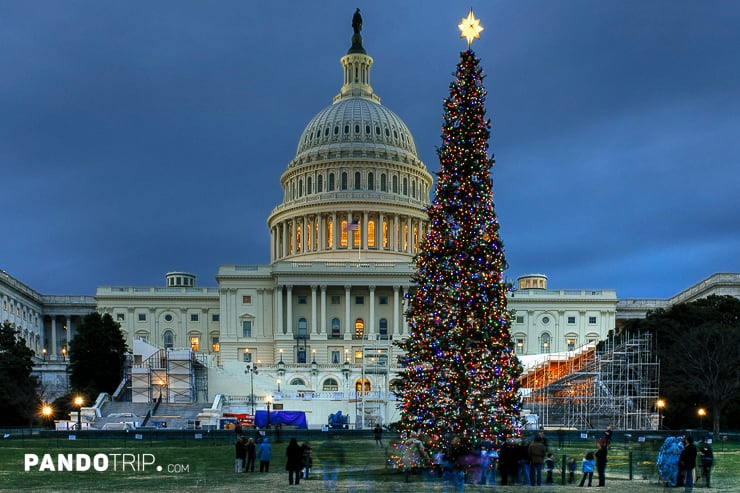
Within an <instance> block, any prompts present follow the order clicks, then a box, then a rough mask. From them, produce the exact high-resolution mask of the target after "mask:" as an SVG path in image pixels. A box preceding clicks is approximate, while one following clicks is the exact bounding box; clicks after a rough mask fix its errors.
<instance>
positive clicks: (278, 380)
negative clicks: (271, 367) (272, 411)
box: [277, 378, 280, 394]
mask: <svg viewBox="0 0 740 493" xmlns="http://www.w3.org/2000/svg"><path fill="white" fill-rule="evenodd" d="M277 384H278V394H279V393H280V379H279V378H278V379H277Z"/></svg>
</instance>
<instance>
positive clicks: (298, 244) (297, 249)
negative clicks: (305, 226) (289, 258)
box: [295, 226, 301, 252]
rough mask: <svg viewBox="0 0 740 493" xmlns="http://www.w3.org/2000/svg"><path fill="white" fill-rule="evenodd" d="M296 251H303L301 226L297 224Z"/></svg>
mask: <svg viewBox="0 0 740 493" xmlns="http://www.w3.org/2000/svg"><path fill="white" fill-rule="evenodd" d="M295 251H296V252H300V251H301V227H300V226H296V228H295Z"/></svg>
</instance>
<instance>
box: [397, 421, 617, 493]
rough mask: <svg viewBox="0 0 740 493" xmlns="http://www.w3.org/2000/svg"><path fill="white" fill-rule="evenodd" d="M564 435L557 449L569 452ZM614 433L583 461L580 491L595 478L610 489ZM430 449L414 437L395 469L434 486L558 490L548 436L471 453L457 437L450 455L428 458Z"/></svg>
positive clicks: (570, 474) (570, 463)
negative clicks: (608, 476) (440, 483)
mask: <svg viewBox="0 0 740 493" xmlns="http://www.w3.org/2000/svg"><path fill="white" fill-rule="evenodd" d="M563 435H564V434H558V444H557V445H558V448H557V450H561V449H562V448H563V446H564V439H563V438H562V437H563ZM611 438H612V428H611V426H609V427H608V428H607V429H606V431H605V432H604V433H603V436H601V437H600V438H599V439H598V440H597V441H596V450H595V451H588V452H587V453H586V454H585V455H584V457H583V458H581V459H580V472H581V481H580V483H579V486H593V476H594V472H596V476H597V482H596V486H602V487H603V486H605V485H606V465H607V455H608V449H609V445H610V444H611ZM431 448H432V447H431V444H426V445H425V443H424V440H423V439H422V437H419V436H417V435H415V434H413V433H412V434H410V435H409V436H408V437H407V438H406V439H405V440H404V441H402V442H401V443H400V444H399V445H398V446H397V457H396V459H395V463H394V464H393V465H394V466H395V467H397V468H399V469H401V470H402V471H404V472H405V473H406V475H407V480H408V475H409V474H411V473H419V474H422V475H424V476H425V477H426V478H428V479H432V480H440V479H441V480H448V481H451V482H452V483H454V484H455V485H457V486H458V490H459V489H460V488H461V487H462V486H463V485H464V484H465V483H470V484H481V485H484V484H488V485H495V484H500V485H514V484H520V485H529V486H541V485H543V484H545V485H552V484H554V482H555V481H554V473H555V471H556V468H557V462H556V459H555V457H554V453H553V451H552V450H551V449H550V446H549V443H548V439H547V437H546V436H545V434H544V432H539V433H537V435H536V436H535V437H534V438H533V439H532V440H531V441H528V440H527V439H525V438H512V439H509V440H506V441H505V442H503V443H499V442H498V441H497V440H493V441H492V442H491V443H483V444H482V445H480V447H478V448H476V449H467V448H465V447H464V446H463V445H462V442H461V440H460V439H459V438H457V437H454V438H453V439H452V440H451V443H450V446H449V447H448V449H447V450H445V451H439V452H437V453H434V454H432V455H431V456H430V455H429V452H428V450H430V449H431ZM578 463H579V462H578V461H577V459H576V458H575V457H570V458H569V459H568V460H567V463H566V464H567V465H566V467H567V469H566V471H565V472H566V473H567V475H566V477H567V481H568V483H569V484H575V483H576V479H577V477H576V475H577V469H578Z"/></svg>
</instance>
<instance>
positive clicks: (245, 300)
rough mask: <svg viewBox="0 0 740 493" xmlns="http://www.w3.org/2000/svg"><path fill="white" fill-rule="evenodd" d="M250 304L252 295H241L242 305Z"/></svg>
mask: <svg viewBox="0 0 740 493" xmlns="http://www.w3.org/2000/svg"><path fill="white" fill-rule="evenodd" d="M251 304H252V297H251V296H249V295H246V296H242V305H251Z"/></svg>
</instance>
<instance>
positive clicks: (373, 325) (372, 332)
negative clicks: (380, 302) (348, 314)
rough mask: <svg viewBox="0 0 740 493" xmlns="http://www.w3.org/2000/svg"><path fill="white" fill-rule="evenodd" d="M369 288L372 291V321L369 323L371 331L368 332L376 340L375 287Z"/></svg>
mask: <svg viewBox="0 0 740 493" xmlns="http://www.w3.org/2000/svg"><path fill="white" fill-rule="evenodd" d="M368 288H369V289H370V320H369V321H368V326H369V327H370V330H368V331H367V332H368V334H369V335H371V336H372V337H370V339H371V340H374V339H375V334H376V333H377V331H376V330H375V286H368Z"/></svg>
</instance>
